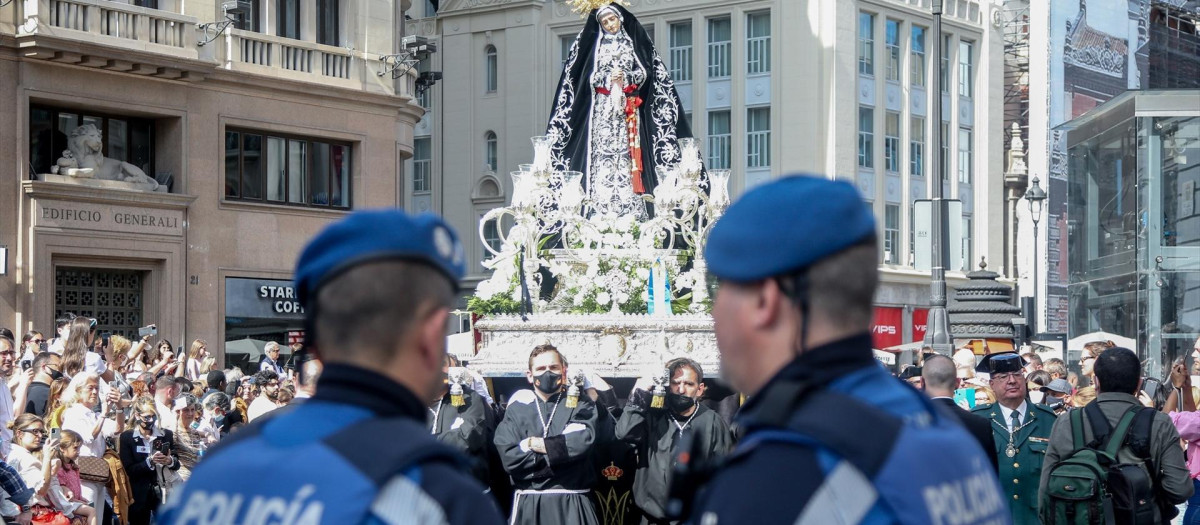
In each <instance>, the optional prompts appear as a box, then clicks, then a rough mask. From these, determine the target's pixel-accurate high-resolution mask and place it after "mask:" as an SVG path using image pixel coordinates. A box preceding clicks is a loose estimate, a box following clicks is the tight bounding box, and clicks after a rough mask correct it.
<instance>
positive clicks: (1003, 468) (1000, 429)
mask: <svg viewBox="0 0 1200 525" xmlns="http://www.w3.org/2000/svg"><path fill="white" fill-rule="evenodd" d="M1025 406H1026V413H1025V414H1024V415H1023V417H1022V418H1021V427H1020V428H1019V429H1018V430H1017V432H1016V433H1015V434H1013V436H1012V450H1011V452H1012V456H1009V452H1010V450H1009V433H1008V422H1006V421H1005V420H1004V414H1003V411H1001V410H1000V407H999V406H998V405H979V406H977V407H975V409H974V410H972V412H974V413H976V414H978V415H981V416H983V417H986V418H988V419H990V420H992V436H993V437H994V438H995V441H996V457H997V458H999V460H1000V485H1001V486H1002V487H1004V492H1005V494H1006V498H1007V499H1008V506H1009V508H1010V509H1012V515H1013V523H1014V524H1016V525H1037V524H1038V523H1040V521H1038V482H1039V481H1040V480H1041V476H1042V460H1043V459H1045V457H1046V446H1047V445H1049V444H1050V429H1051V428H1052V427H1054V420H1055V418H1056V417H1057V416H1055V415H1054V411H1053V410H1050V409H1049V408H1047V407H1045V406H1042V405H1035V404H1033V403H1031V402H1029V401H1026V403H1025Z"/></svg>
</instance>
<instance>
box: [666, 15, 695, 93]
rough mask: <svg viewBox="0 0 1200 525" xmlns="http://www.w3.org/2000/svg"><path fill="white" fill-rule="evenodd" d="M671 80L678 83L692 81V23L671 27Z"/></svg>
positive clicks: (678, 23)
mask: <svg viewBox="0 0 1200 525" xmlns="http://www.w3.org/2000/svg"><path fill="white" fill-rule="evenodd" d="M670 33H671V42H670V51H671V78H673V79H675V81H676V82H691V81H692V23H691V22H675V23H673V24H671V25H670Z"/></svg>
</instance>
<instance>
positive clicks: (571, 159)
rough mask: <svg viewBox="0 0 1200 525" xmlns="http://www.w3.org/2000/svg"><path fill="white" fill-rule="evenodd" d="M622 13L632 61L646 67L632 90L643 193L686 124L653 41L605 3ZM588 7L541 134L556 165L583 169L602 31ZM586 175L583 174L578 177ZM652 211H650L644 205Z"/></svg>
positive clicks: (672, 153) (674, 153)
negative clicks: (549, 141)
mask: <svg viewBox="0 0 1200 525" xmlns="http://www.w3.org/2000/svg"><path fill="white" fill-rule="evenodd" d="M611 5H612V7H615V8H616V9H617V10H618V11H620V12H621V16H622V17H624V21H622V22H621V27H622V28H624V30H625V32H626V34H628V35H629V38H630V39H631V40H632V41H633V46H634V50H635V52H636V54H637V57H638V60H639V61H640V62H641V63H642V65H643V66H645V67H646V69H647V79H646V81H644V82H642V85H640V86H637V89H636V90H635V91H634V93H633V94H631V96H632V95H636V96H638V97H640V98H641V99H642V101H643V103H642V105H641V107H639V108H638V128H639V136H640V137H641V141H640V142H641V146H642V166H643V170H644V171H643V172H642V185H643V186H644V188H645V190H646V193H647V194H650V193H653V192H654V187H655V186H657V185H658V178H659V177H658V174H657V172H656V167H657V166H669V165H672V164H677V163H679V160H680V150H679V142H678V141H679V139H681V138H690V137H691V136H692V128H691V126H690V125H689V124H688V121H687V118H686V117H685V116H684V106H683V102H682V101H680V99H679V92H678V91H677V90H676V89H675V82H674V80H672V79H671V70H670V69H668V68H667V66H666V63H665V62H663V60H662V57H660V56H659V55H658V51H656V50H655V49H654V42H653V41H651V39H650V36H649V35H648V34H647V33H646V30H645V28H643V27H642V24H641V23H640V22H638V20H637V18H636V17H634V16H633V14H632V13H630V12H629V11H628V10H627V9H625V8H624V7H622V6H621V5H619V4H611ZM595 15H596V13H595V11H593V12H592V13H590V14H589V15H588V18H587V23H586V24H585V25H584V26H583V31H581V32H580V33H579V35H578V36H577V37H575V43H574V44H572V45H571V51H570V53H569V54H568V55H567V61H566V64H565V65H564V67H563V72H562V76H561V77H560V79H559V81H558V89H557V90H556V91H555V94H554V109H553V110H552V111H551V112H550V122H549V123H548V124H547V125H546V135H547V136H550V137H553V139H554V143H553V146H552V154H551V155H552V160H553V164H554V168H555V169H557V170H574V171H580V172H583V173H585V174H587V173H589V171H588V162H589V158H588V134H589V130H590V129H591V126H590V125H589V124H590V122H589V119H590V117H591V108H592V98H593V94H594V91H593V90H594V88H593V86H592V82H591V80H590V79H591V76H592V69H593V64H592V62H593V57H594V56H595V51H596V44H597V42H598V37H599V35H600V33H601V32H602V31H603V30H602V29H601V28H600V22H599V21H597V20H596V16H595ZM584 180H585V181H586V180H587V177H586V176H585V177H584ZM649 211H651V212H652V211H653V210H649Z"/></svg>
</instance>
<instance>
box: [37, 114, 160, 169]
mask: <svg viewBox="0 0 1200 525" xmlns="http://www.w3.org/2000/svg"><path fill="white" fill-rule="evenodd" d="M87 125H91V126H94V127H95V128H96V131H98V132H100V135H101V144H102V145H103V149H102V150H101V153H103V154H104V156H105V158H109V159H115V160H119V161H122V162H128V163H130V164H133V165H134V166H137V167H138V168H140V169H141V170H142V171H143V172H145V173H146V175H149V176H150V177H152V178H153V177H154V176H155V172H154V139H155V135H154V121H153V120H150V119H144V118H136V117H125V116H118V115H105V114H102V113H97V112H94V111H86V110H84V111H79V110H74V109H59V108H51V107H44V106H32V107H30V109H29V164H30V169H32V170H34V172H36V173H50V167H51V166H54V165H55V164H56V163H57V162H58V159H59V157H62V153H63V151H64V150H67V149H68V147H69V145H68V144H67V142H68V140H69V139H70V137H71V132H72V131H75V128H78V127H81V126H87ZM76 160H77V161H78V160H79V159H76Z"/></svg>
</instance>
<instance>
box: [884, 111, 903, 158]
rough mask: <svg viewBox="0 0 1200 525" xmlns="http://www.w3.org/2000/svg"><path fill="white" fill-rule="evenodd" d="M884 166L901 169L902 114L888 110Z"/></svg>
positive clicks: (885, 117) (885, 116) (885, 129)
mask: <svg viewBox="0 0 1200 525" xmlns="http://www.w3.org/2000/svg"><path fill="white" fill-rule="evenodd" d="M883 167H884V169H886V170H887V171H891V172H899V171H900V114H899V113H894V112H891V111H889V112H887V114H886V115H884V120H883Z"/></svg>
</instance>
